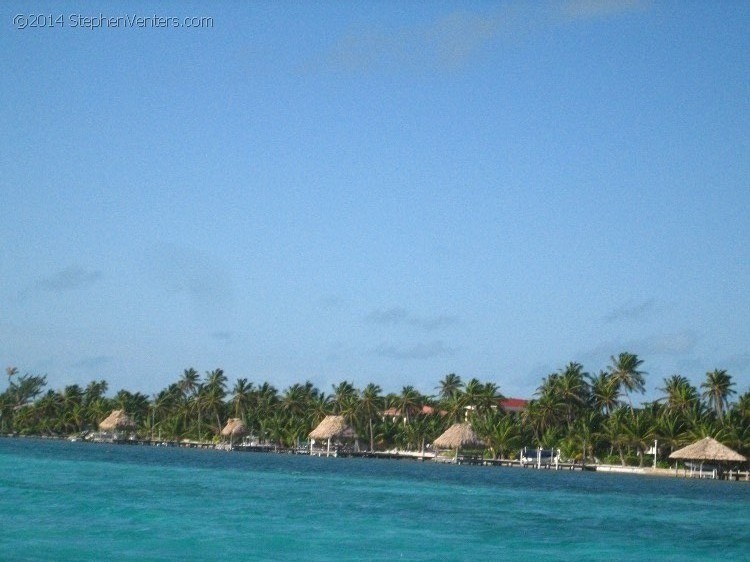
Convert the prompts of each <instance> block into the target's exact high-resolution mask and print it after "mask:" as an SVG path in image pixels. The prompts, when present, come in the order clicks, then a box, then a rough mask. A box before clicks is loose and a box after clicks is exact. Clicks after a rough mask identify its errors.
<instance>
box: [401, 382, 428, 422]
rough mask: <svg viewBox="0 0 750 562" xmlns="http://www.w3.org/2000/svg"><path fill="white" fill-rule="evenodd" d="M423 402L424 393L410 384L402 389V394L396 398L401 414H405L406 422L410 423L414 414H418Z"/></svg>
mask: <svg viewBox="0 0 750 562" xmlns="http://www.w3.org/2000/svg"><path fill="white" fill-rule="evenodd" d="M421 402H422V395H421V394H419V392H418V391H417V389H416V388H414V387H413V386H411V385H408V386H405V387H403V388H402V389H401V395H400V396H398V398H397V399H396V404H397V407H398V409H399V410H400V411H401V415H402V416H404V424H408V423H409V420H410V419H411V418H412V416H413V415H414V414H416V412H417V411H418V410H419V407H420V406H421Z"/></svg>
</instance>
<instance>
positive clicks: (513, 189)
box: [0, 0, 750, 400]
mask: <svg viewBox="0 0 750 562" xmlns="http://www.w3.org/2000/svg"><path fill="white" fill-rule="evenodd" d="M0 18H1V19H0V64H1V68H2V70H1V71H0V72H1V74H0V76H2V79H0V99H2V102H3V103H2V104H0V127H2V130H3V131H5V133H4V134H3V135H2V138H1V139H0V224H1V225H2V226H1V227H0V363H2V366H3V367H5V366H11V365H13V366H16V367H18V369H19V371H20V372H21V373H24V372H28V373H33V374H46V375H47V380H48V385H49V388H52V389H61V388H63V387H64V386H65V385H68V384H73V383H77V384H80V385H82V386H83V385H85V384H87V383H88V382H89V381H91V380H95V379H96V380H98V379H106V380H107V381H109V384H110V393H111V394H114V392H116V391H117V390H119V389H120V388H126V389H128V390H131V391H139V392H143V393H146V394H149V395H151V394H154V393H156V392H158V391H159V390H161V389H163V388H165V387H166V386H167V385H168V384H170V383H171V382H175V381H176V380H178V379H179V377H180V375H181V374H182V372H183V370H184V369H186V368H189V367H193V368H195V369H197V370H198V371H199V372H201V373H205V372H206V371H209V370H212V369H216V368H222V369H224V371H225V374H226V375H227V376H228V378H229V380H230V384H231V383H233V381H234V380H236V379H237V378H240V377H245V378H248V379H249V380H250V381H253V382H255V383H260V382H263V381H269V382H271V383H272V384H273V385H274V386H276V387H277V388H278V389H279V390H283V389H284V388H286V387H288V386H289V385H290V384H293V383H296V382H304V381H306V380H310V381H312V382H313V383H314V384H315V385H316V386H318V388H320V389H321V390H323V391H324V392H330V391H331V385H333V384H336V383H338V382H340V381H343V380H347V381H350V382H352V383H354V384H355V386H357V387H359V388H362V387H364V386H365V385H366V384H367V383H369V382H376V383H378V384H379V385H380V386H381V387H382V388H383V390H384V391H386V392H391V391H392V392H398V391H400V390H401V388H402V387H403V386H405V385H414V386H415V387H416V388H417V389H418V390H420V391H422V392H424V393H426V394H434V393H436V390H435V388H436V386H437V385H438V382H439V380H440V379H442V378H443V377H444V376H445V375H446V374H448V373H456V374H458V375H460V376H461V377H462V378H463V380H464V381H466V380H468V379H470V378H472V377H476V378H478V379H480V380H481V381H492V382H495V383H496V384H498V385H499V387H500V390H501V392H503V394H505V395H506V396H513V397H523V398H530V397H532V396H533V393H534V392H535V390H536V388H537V387H538V386H539V384H540V382H541V380H542V378H543V377H544V376H546V375H548V374H549V373H552V372H555V371H557V370H559V369H561V368H563V367H564V366H565V365H566V364H567V363H569V362H571V361H576V362H578V363H581V364H583V366H584V368H585V369H586V370H587V371H589V372H591V373H598V372H599V371H600V370H601V369H605V368H606V367H607V366H608V365H609V364H610V357H611V356H613V355H617V354H619V353H620V352H624V351H627V352H631V353H635V354H637V355H638V356H639V357H640V358H641V359H643V361H644V362H643V365H642V369H643V370H644V371H646V373H647V374H646V387H647V392H646V394H645V395H644V396H643V397H642V398H643V399H644V400H645V399H649V400H650V399H655V398H658V397H659V396H660V395H661V393H660V391H659V390H658V389H659V388H660V387H661V386H663V385H662V383H663V380H664V378H666V377H668V376H671V375H673V374H681V375H684V376H686V377H687V378H688V379H690V380H691V381H692V382H693V383H694V384H696V385H698V384H700V383H701V382H702V381H703V380H704V378H705V374H706V372H707V371H711V370H713V369H726V370H727V371H728V372H729V374H730V375H732V377H733V380H734V381H735V382H736V390H737V392H738V395H739V394H741V393H743V392H746V391H748V390H750V349H749V348H748V342H750V317H749V314H750V249H749V248H750V244H749V242H750V226H748V225H749V221H748V217H750V65H749V64H748V61H749V60H750V33H748V29H750V4H749V3H747V2H740V1H737V2H731V1H723V2H710V3H709V2H666V1H665V2H658V3H652V2H647V1H642V2H638V1H624V0H602V1H595V0H570V1H559V2H411V3H403V2H396V1H389V0H382V1H377V2H376V1H371V2H364V1H362V2H312V1H303V2H279V3H276V2H245V3H241V2H210V3H208V2H207V3H201V2H193V3H191V2H172V3H170V2H160V3H158V5H154V4H153V3H150V2H144V3H138V2H122V3H117V4H112V3H109V2H101V3H99V2H80V3H76V2H50V3H43V2H7V3H3V5H2V6H0ZM137 18H141V19H140V20H138V19H137ZM159 18H163V19H162V20H160V19H159ZM171 18H174V19H171ZM195 18H197V19H195ZM200 18H204V20H203V22H204V23H203V25H202V26H201V24H200ZM186 19H187V20H189V21H190V22H191V23H192V22H196V26H197V27H186V25H185V21H186ZM165 20H166V23H165ZM175 22H176V23H175ZM177 24H179V27H178V26H177ZM5 384H6V383H0V388H3V387H4V385H5Z"/></svg>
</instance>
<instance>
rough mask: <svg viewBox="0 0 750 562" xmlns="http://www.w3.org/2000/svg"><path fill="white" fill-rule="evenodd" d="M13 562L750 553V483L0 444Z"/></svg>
mask: <svg viewBox="0 0 750 562" xmlns="http://www.w3.org/2000/svg"><path fill="white" fill-rule="evenodd" d="M0 509H2V514H3V517H2V521H1V523H0V559H2V560H60V561H63V560H298V559H303V560H330V559H347V560H394V559H403V560H470V559H471V560H502V559H506V558H514V559H517V560H532V559H541V558H544V559H547V560H561V559H569V560H603V559H618V560H625V559H627V560H655V559H657V560H658V559H661V560H715V559H725V560H750V484H748V483H743V482H739V483H737V482H719V481H711V480H700V481H699V480H683V479H674V478H658V477H652V478H648V477H638V476H633V475H613V474H594V473H579V472H567V471H566V472H549V471H536V470H521V469H512V468H497V467H476V466H453V465H436V464H433V463H419V462H413V461H400V462H399V461H385V460H371V459H343V458H342V459H339V458H328V459H326V458H317V457H312V458H311V457H305V456H287V455H274V454H262V453H224V452H218V451H209V450H193V449H173V448H162V447H138V446H132V447H128V446H113V445H103V444H90V443H69V442H62V441H42V440H22V439H0Z"/></svg>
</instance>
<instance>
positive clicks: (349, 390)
mask: <svg viewBox="0 0 750 562" xmlns="http://www.w3.org/2000/svg"><path fill="white" fill-rule="evenodd" d="M355 398H357V389H356V388H354V385H353V384H352V383H350V382H348V381H341V382H340V383H339V384H335V385H333V400H332V401H333V409H334V412H335V413H336V414H343V413H344V410H346V409H350V408H351V403H352V400H353V399H355Z"/></svg>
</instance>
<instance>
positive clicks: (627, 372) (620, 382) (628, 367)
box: [609, 352, 646, 417]
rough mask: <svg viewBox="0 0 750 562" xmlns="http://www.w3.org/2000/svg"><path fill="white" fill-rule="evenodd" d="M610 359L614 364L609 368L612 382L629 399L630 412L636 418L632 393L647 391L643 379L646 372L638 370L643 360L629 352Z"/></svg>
mask: <svg viewBox="0 0 750 562" xmlns="http://www.w3.org/2000/svg"><path fill="white" fill-rule="evenodd" d="M610 359H611V361H612V364H611V365H610V367H609V374H610V376H611V377H612V382H613V384H614V385H615V386H616V387H617V389H618V390H619V391H620V392H621V393H624V394H625V395H626V396H627V397H628V404H630V412H631V414H632V415H633V417H635V410H633V401H632V400H631V398H630V393H631V392H640V393H641V394H643V393H644V392H645V391H646V388H645V379H644V378H643V375H644V374H645V372H644V371H639V370H638V367H640V366H641V364H642V363H643V360H642V359H638V356H637V355H635V354H633V353H627V352H624V353H620V355H618V356H617V357H614V356H612V357H611V358H610Z"/></svg>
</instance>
